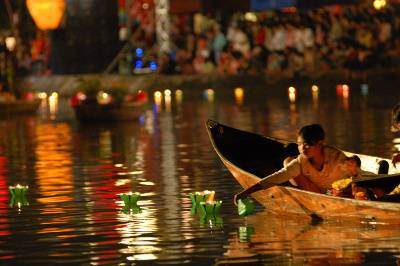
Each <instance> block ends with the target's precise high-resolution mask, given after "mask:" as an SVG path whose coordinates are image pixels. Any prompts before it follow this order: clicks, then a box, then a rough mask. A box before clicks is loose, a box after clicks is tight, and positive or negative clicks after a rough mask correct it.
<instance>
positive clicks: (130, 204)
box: [120, 192, 140, 210]
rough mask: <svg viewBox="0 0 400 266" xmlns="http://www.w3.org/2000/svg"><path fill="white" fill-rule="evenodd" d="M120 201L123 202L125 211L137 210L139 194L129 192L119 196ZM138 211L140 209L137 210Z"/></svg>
mask: <svg viewBox="0 0 400 266" xmlns="http://www.w3.org/2000/svg"><path fill="white" fill-rule="evenodd" d="M120 197H121V199H122V200H123V201H124V204H125V209H128V210H130V209H134V208H138V207H139V206H138V205H137V202H138V200H139V198H140V193H138V192H134V193H132V192H129V193H126V194H121V195H120ZM139 209H140V208H139Z"/></svg>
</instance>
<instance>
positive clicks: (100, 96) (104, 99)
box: [96, 91, 112, 105]
mask: <svg viewBox="0 0 400 266" xmlns="http://www.w3.org/2000/svg"><path fill="white" fill-rule="evenodd" d="M96 98H97V103H98V104H101V105H106V104H110V103H111V102H112V96H111V95H110V94H109V93H107V92H104V91H99V92H98V93H97V96H96Z"/></svg>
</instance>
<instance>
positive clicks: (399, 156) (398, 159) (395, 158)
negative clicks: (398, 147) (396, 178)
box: [392, 152, 400, 167]
mask: <svg viewBox="0 0 400 266" xmlns="http://www.w3.org/2000/svg"><path fill="white" fill-rule="evenodd" d="M398 162H400V152H398V153H395V154H393V157H392V164H393V166H394V167H396V164H397V163H398Z"/></svg>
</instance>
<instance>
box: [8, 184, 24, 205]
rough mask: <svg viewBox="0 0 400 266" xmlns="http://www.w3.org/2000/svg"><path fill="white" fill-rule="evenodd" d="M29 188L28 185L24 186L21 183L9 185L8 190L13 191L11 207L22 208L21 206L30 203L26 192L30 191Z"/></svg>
mask: <svg viewBox="0 0 400 266" xmlns="http://www.w3.org/2000/svg"><path fill="white" fill-rule="evenodd" d="M28 188H29V187H28V186H22V185H20V184H17V185H16V186H9V187H8V190H9V191H10V193H11V199H10V207H15V206H17V207H18V208H21V206H27V205H29V202H28V200H27V199H26V192H27V191H28Z"/></svg>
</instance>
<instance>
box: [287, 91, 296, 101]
mask: <svg viewBox="0 0 400 266" xmlns="http://www.w3.org/2000/svg"><path fill="white" fill-rule="evenodd" d="M288 96H289V101H290V103H294V102H296V88H295V87H289V88H288Z"/></svg>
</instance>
